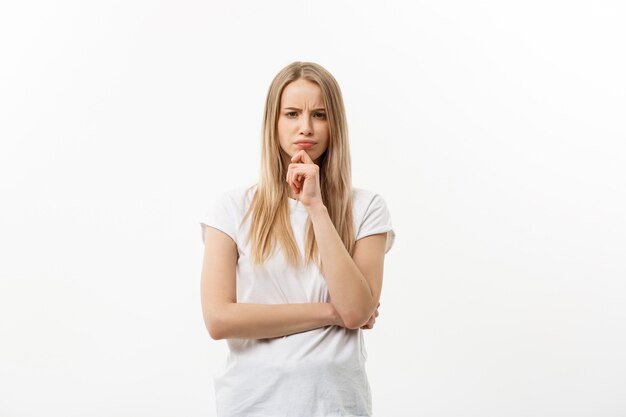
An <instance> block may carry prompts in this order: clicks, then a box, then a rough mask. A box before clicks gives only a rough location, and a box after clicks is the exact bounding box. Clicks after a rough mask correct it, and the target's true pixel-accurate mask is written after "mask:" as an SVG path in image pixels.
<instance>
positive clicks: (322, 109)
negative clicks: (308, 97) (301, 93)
mask: <svg viewBox="0 0 626 417" xmlns="http://www.w3.org/2000/svg"><path fill="white" fill-rule="evenodd" d="M283 110H298V111H302V109H300V108H298V107H283ZM311 111H326V109H325V108H324V107H318V108H317V109H313V110H311Z"/></svg>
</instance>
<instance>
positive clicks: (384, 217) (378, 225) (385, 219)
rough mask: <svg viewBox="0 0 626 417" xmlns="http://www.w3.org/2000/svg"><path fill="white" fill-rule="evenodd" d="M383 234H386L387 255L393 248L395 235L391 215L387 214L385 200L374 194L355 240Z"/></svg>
mask: <svg viewBox="0 0 626 417" xmlns="http://www.w3.org/2000/svg"><path fill="white" fill-rule="evenodd" d="M384 232H387V244H386V246H385V253H387V252H389V250H390V249H391V247H392V246H393V243H394V241H395V238H396V233H395V231H394V230H393V227H392V225H391V215H390V214H389V210H388V209H387V204H386V203H385V200H384V199H383V198H382V197H381V196H380V195H378V194H376V195H374V197H373V198H372V200H371V201H370V204H369V205H368V206H367V209H366V210H365V215H364V216H363V220H362V221H361V225H360V226H359V230H358V232H357V236H356V240H359V239H361V238H364V237H366V236H370V235H375V234H378V233H384Z"/></svg>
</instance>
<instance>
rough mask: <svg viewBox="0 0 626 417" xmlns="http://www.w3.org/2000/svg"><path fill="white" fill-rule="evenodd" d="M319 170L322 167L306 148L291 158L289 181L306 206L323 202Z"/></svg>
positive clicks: (288, 171)
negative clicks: (315, 161)
mask: <svg viewBox="0 0 626 417" xmlns="http://www.w3.org/2000/svg"><path fill="white" fill-rule="evenodd" d="M319 172H320V167H319V166H317V165H316V164H315V163H314V162H313V160H312V159H311V157H310V156H309V154H308V153H306V151H305V150H304V149H301V150H299V151H298V152H297V153H296V154H295V155H294V156H293V157H292V158H291V163H290V164H289V168H288V169H287V183H288V184H289V186H290V187H291V189H292V190H293V193H294V194H296V196H298V199H299V200H300V202H302V204H304V205H305V206H306V207H314V206H315V205H317V204H322V193H321V191H320V189H321V187H320V175H319Z"/></svg>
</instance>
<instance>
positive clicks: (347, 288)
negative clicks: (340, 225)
mask: <svg viewBox="0 0 626 417" xmlns="http://www.w3.org/2000/svg"><path fill="white" fill-rule="evenodd" d="M309 217H310V219H311V222H312V223H313V230H314V232H315V240H316V242H317V249H318V251H319V254H320V258H321V261H322V275H323V276H324V278H325V279H326V285H327V286H328V291H329V293H330V298H331V302H332V303H333V305H334V306H335V309H336V310H337V313H338V314H339V315H340V316H341V318H342V320H343V322H344V323H345V325H346V327H348V328H351V329H357V328H359V327H361V326H363V325H364V324H366V323H367V322H368V320H369V319H370V318H371V317H372V315H373V314H374V312H375V311H376V308H377V307H378V302H379V299H380V293H381V289H382V282H383V265H384V259H385V244H386V238H387V236H386V233H379V234H375V235H370V236H366V237H364V238H362V239H359V240H358V241H357V242H356V245H355V248H354V255H353V256H352V257H350V254H349V253H348V251H347V249H346V247H345V246H344V244H343V241H342V240H341V237H340V236H339V234H338V233H337V229H335V226H334V225H333V223H332V221H331V219H330V216H329V215H328V210H327V209H326V206H324V205H323V204H321V203H320V204H318V205H316V206H313V207H309Z"/></svg>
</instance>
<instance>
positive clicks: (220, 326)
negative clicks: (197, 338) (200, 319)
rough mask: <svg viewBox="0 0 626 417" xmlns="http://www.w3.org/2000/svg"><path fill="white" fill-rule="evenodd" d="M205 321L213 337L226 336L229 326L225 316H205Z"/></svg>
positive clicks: (214, 338) (218, 338)
mask: <svg viewBox="0 0 626 417" xmlns="http://www.w3.org/2000/svg"><path fill="white" fill-rule="evenodd" d="M204 323H205V326H206V329H207V331H208V332H209V336H211V339H213V340H222V339H225V338H226V328H227V326H226V323H224V320H223V318H221V317H218V316H212V317H205V318H204Z"/></svg>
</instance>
